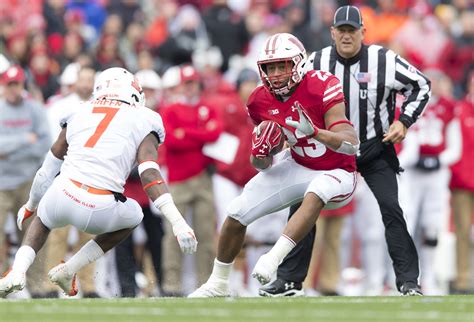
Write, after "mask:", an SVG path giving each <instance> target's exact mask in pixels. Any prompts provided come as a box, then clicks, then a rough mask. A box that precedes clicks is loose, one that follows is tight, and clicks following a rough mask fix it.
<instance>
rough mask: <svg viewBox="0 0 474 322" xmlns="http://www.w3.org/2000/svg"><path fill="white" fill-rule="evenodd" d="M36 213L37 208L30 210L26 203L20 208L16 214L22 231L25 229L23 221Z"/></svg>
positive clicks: (17, 222) (17, 223)
mask: <svg viewBox="0 0 474 322" xmlns="http://www.w3.org/2000/svg"><path fill="white" fill-rule="evenodd" d="M34 213H35V210H29V209H28V208H26V205H23V207H21V208H20V210H18V214H17V215H16V225H17V226H18V229H19V230H20V231H21V230H22V229H23V223H24V222H25V220H27V219H28V218H30V217H31V216H33V214H34Z"/></svg>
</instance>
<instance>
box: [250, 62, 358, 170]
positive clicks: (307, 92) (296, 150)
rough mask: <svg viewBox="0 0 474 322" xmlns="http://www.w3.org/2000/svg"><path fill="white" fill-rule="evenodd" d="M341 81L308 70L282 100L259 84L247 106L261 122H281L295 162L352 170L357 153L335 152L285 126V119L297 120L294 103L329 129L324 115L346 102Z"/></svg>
mask: <svg viewBox="0 0 474 322" xmlns="http://www.w3.org/2000/svg"><path fill="white" fill-rule="evenodd" d="M339 87H340V82H339V80H338V79H337V78H336V77H335V76H334V75H332V74H330V73H327V72H322V71H319V70H312V71H309V72H308V73H307V74H306V76H305V77H304V78H303V80H302V81H301V82H300V84H299V85H298V87H297V88H296V89H295V91H294V92H293V94H292V95H291V97H290V98H289V99H288V100H287V101H286V102H281V101H279V100H277V99H276V98H275V96H274V95H273V94H271V93H270V92H269V91H268V89H266V88H265V87H264V86H259V87H257V88H256V89H255V90H254V92H253V93H252V95H251V96H250V97H249V101H248V104H247V109H248V112H249V115H250V117H251V118H252V120H253V121H254V122H255V124H259V123H260V122H262V121H264V120H271V121H274V122H277V123H278V124H280V126H281V127H282V128H283V132H284V133H285V137H286V140H287V142H288V143H289V145H290V146H291V155H292V157H293V159H294V160H295V161H296V163H298V164H301V165H302V166H305V167H307V168H310V169H313V170H332V169H344V170H346V171H349V172H353V171H355V169H356V166H355V156H353V155H346V154H341V153H337V152H334V151H332V150H331V149H329V148H328V147H326V146H325V145H324V144H322V143H321V142H319V141H317V140H316V139H314V138H310V139H308V138H307V137H298V136H297V135H296V134H295V131H296V129H295V128H294V127H291V126H289V125H286V123H285V120H287V119H294V120H298V118H299V116H298V110H297V109H296V107H295V106H294V104H295V102H298V103H299V104H301V105H302V106H303V107H304V109H305V110H306V113H307V114H308V116H309V117H310V118H311V121H312V122H313V124H314V125H315V126H316V127H318V128H320V129H326V124H325V122H324V114H326V112H327V111H328V110H329V109H330V108H331V107H333V106H335V105H336V104H338V103H342V102H344V95H343V93H342V91H339V92H337V90H336V88H339Z"/></svg>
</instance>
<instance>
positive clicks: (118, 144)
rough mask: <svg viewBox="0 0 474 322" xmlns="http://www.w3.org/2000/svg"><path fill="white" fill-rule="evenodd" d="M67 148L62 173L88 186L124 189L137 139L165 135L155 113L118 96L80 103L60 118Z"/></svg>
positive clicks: (133, 161)
mask: <svg viewBox="0 0 474 322" xmlns="http://www.w3.org/2000/svg"><path fill="white" fill-rule="evenodd" d="M60 123H61V126H63V127H64V126H67V132H66V139H67V142H68V145H69V147H68V152H67V155H66V156H65V158H64V164H63V165H62V168H61V173H62V174H64V175H66V176H67V177H69V178H70V179H72V180H76V181H78V182H81V183H83V184H85V185H88V186H90V187H94V188H98V189H103V190H110V191H115V192H123V191H124V188H123V186H124V184H125V181H126V179H127V177H128V175H129V173H130V171H131V169H132V168H133V166H134V165H135V159H136V153H137V150H138V147H139V145H140V143H141V142H142V141H143V139H144V138H145V137H146V136H147V135H148V134H150V133H154V134H155V135H156V136H157V138H158V140H159V142H160V143H163V141H164V139H165V130H164V127H163V122H162V120H161V117H160V115H159V114H158V113H156V112H154V111H152V110H151V109H149V108H147V107H145V106H139V105H138V106H136V105H129V104H126V103H122V102H121V101H118V100H107V99H101V100H95V101H88V102H83V103H80V106H77V108H75V109H74V113H71V114H68V115H65V116H64V117H63V118H61V120H60Z"/></svg>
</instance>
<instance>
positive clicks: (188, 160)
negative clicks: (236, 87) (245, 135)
mask: <svg viewBox="0 0 474 322" xmlns="http://www.w3.org/2000/svg"><path fill="white" fill-rule="evenodd" d="M160 114H161V117H162V118H163V123H164V126H165V130H166V139H165V142H164V145H165V147H166V165H167V167H168V181H169V182H170V183H175V182H178V181H184V180H187V179H190V178H191V177H194V176H196V175H198V174H200V173H201V172H202V171H204V170H205V169H206V167H207V166H208V165H209V164H211V163H212V159H210V158H208V157H207V156H205V155H204V154H203V153H202V148H203V146H204V144H206V143H209V142H214V141H216V140H217V138H218V137H219V135H220V134H221V132H222V121H221V118H220V116H219V114H218V111H217V109H216V108H214V107H212V106H211V105H208V104H206V103H204V102H202V101H201V102H198V104H196V105H188V104H183V103H175V104H171V105H168V106H166V107H164V108H162V109H160Z"/></svg>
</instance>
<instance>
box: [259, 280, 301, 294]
mask: <svg viewBox="0 0 474 322" xmlns="http://www.w3.org/2000/svg"><path fill="white" fill-rule="evenodd" d="M258 295H260V296H269V297H281V296H304V291H303V287H302V284H301V282H289V281H285V280H283V279H281V278H277V279H276V280H274V281H273V282H271V283H268V284H267V285H264V286H262V287H261V288H260V289H259V290H258Z"/></svg>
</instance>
